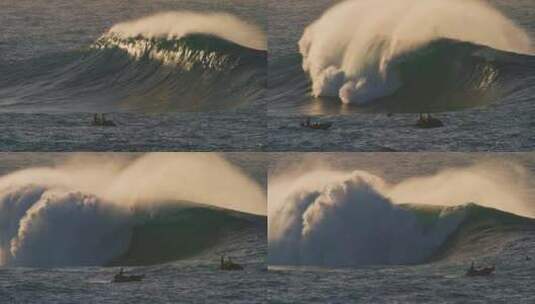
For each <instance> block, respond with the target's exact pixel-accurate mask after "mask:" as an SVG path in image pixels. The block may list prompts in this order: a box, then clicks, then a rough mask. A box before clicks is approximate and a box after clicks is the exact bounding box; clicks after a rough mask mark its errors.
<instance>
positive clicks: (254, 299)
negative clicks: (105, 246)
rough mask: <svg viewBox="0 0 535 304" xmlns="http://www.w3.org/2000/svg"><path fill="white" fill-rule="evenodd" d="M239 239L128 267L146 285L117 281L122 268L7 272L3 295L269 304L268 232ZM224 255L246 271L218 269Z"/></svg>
mask: <svg viewBox="0 0 535 304" xmlns="http://www.w3.org/2000/svg"><path fill="white" fill-rule="evenodd" d="M239 238H240V239H235V240H234V241H235V242H234V244H229V245H226V246H221V247H219V248H216V249H214V251H211V252H209V253H206V254H204V255H200V256H197V257H194V258H190V259H186V260H182V261H178V262H174V263H169V264H160V265H155V266H146V267H128V268H126V271H127V272H128V273H133V274H134V273H135V274H140V273H143V274H145V275H146V278H145V279H144V281H143V282H142V283H124V284H116V283H111V279H112V278H113V275H114V274H115V273H116V272H117V271H118V268H117V267H76V268H53V269H39V268H2V269H0V296H1V297H2V299H3V300H2V301H4V302H5V303H125V302H127V303H147V302H151V303H222V302H223V303H265V302H266V301H265V282H264V281H265V276H266V272H267V270H266V268H265V264H264V256H265V255H266V242H265V234H262V233H261V232H257V233H254V234H252V235H249V236H248V237H247V236H246V237H245V238H242V236H239ZM222 253H225V254H228V255H231V256H232V257H233V258H234V261H240V263H243V266H244V267H245V270H244V271H243V272H242V271H239V272H223V271H220V270H218V266H219V264H218V263H219V254H222Z"/></svg>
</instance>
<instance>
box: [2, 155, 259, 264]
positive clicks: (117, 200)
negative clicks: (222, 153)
mask: <svg viewBox="0 0 535 304" xmlns="http://www.w3.org/2000/svg"><path fill="white" fill-rule="evenodd" d="M264 215H265V196H264V195H263V193H262V190H261V188H260V187H259V186H258V185H257V184H256V183H255V182H252V181H251V180H249V178H248V177H246V176H245V175H243V174H242V173H241V172H240V171H239V170H237V169H236V168H234V167H233V166H232V165H231V164H230V163H227V162H226V161H225V160H223V159H221V158H219V157H217V156H216V155H214V154H197V153H193V154H191V153H186V154H173V153H169V154H168V153H163V154H161V153H157V154H149V155H145V156H141V157H139V158H124V159H123V158H122V157H111V156H110V159H107V157H106V158H100V157H97V158H93V157H88V158H86V157H82V158H81V159H77V158H73V159H72V160H71V161H69V162H66V163H65V164H63V165H61V166H58V167H55V168H32V169H26V170H21V171H16V172H14V173H11V174H8V175H6V176H3V177H1V178H0V266H25V267H63V266H95V265H98V266H102V265H125V264H128V265H147V264H155V263H165V262H170V261H174V260H178V259H182V258H187V257H191V256H196V255H197V254H200V253H202V252H204V251H208V250H210V249H211V248H214V247H215V246H216V245H224V244H225V237H229V236H234V235H236V234H242V233H243V234H244V235H246V236H254V235H258V234H259V233H262V229H265V225H264V224H262V223H263V222H265V216H264ZM264 233H265V232H264ZM244 242H246V241H244Z"/></svg>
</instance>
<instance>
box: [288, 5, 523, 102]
mask: <svg viewBox="0 0 535 304" xmlns="http://www.w3.org/2000/svg"><path fill="white" fill-rule="evenodd" d="M423 24H424V25H425V26H422V25H423ZM348 29H350V30H348ZM440 40H451V41H459V42H466V43H469V44H472V45H479V46H486V47H490V48H493V49H494V50H497V51H502V52H514V53H519V54H531V52H532V46H531V41H530V39H529V37H528V35H527V34H526V33H525V32H524V31H523V30H521V29H520V28H518V27H517V26H516V25H515V24H514V23H513V22H511V21H510V20H508V19H507V18H506V17H504V16H503V15H502V14H501V13H499V12H498V11H497V10H495V9H494V8H492V7H490V6H488V5H487V4H485V3H483V2H481V1H443V0H432V1H424V0H411V1H400V0H394V1H387V0H383V1H371V0H364V1H346V2H342V3H340V4H338V5H335V6H334V7H333V8H331V9H330V10H328V11H327V12H326V13H325V14H324V15H323V16H322V17H320V18H319V19H318V20H316V21H315V22H314V23H312V24H311V25H310V26H308V27H307V28H306V29H305V32H304V34H303V36H302V38H301V40H300V41H299V50H300V53H301V55H302V57H303V69H304V70H305V72H307V73H308V74H309V76H310V78H311V80H312V94H313V95H314V96H315V97H320V96H321V97H336V98H339V99H340V100H341V101H342V102H344V103H348V104H356V105H361V106H362V105H368V104H370V103H373V102H374V101H375V100H378V99H381V98H385V97H388V96H392V95H393V94H394V93H397V92H399V91H400V90H401V89H403V88H405V87H407V86H412V85H414V84H412V83H409V82H410V81H411V80H413V79H412V78H413V77H414V75H407V74H406V73H405V72H406V71H404V70H406V69H407V68H406V66H405V67H403V66H400V63H399V60H400V58H402V57H403V56H406V55H409V56H410V54H411V53H414V52H418V51H419V50H421V49H425V48H426V46H428V45H430V44H432V43H433V42H435V41H440ZM420 55H421V54H420ZM421 56H425V55H421ZM446 58H447V57H446ZM437 59H438V60H440V59H441V58H435V60H437ZM460 60H465V58H461V59H460ZM427 64H431V65H433V64H435V63H434V62H433V61H430V62H425V59H421V60H419V62H415V63H414V65H413V67H412V68H411V69H418V68H421V67H423V68H427V67H426V65H427ZM455 64H462V62H461V61H459V62H455ZM439 67H440V66H439ZM446 68H447V67H446ZM444 72H446V73H447V72H448V70H447V69H446V71H443V70H441V69H434V70H432V73H434V74H442V73H444ZM464 72H469V73H471V72H474V71H464ZM480 73H481V75H480V78H484V77H485V73H487V74H490V75H487V76H489V77H492V71H491V72H489V71H485V70H483V71H481V72H480ZM459 75H462V73H459ZM416 76H418V75H416ZM450 76H452V75H448V74H447V75H445V76H444V77H442V80H449V78H448V77H450ZM434 77H435V78H439V77H438V76H434ZM420 78H421V79H425V78H423V77H420ZM485 81H486V82H485ZM491 81H492V79H491V80H488V79H487V80H485V79H481V80H480V82H479V84H477V83H476V84H474V85H473V87H477V86H478V85H484V84H485V83H488V82H491ZM414 82H415V81H414ZM420 87H424V88H425V85H421V86H420ZM413 88H414V87H413Z"/></svg>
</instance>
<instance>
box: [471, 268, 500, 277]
mask: <svg viewBox="0 0 535 304" xmlns="http://www.w3.org/2000/svg"><path fill="white" fill-rule="evenodd" d="M495 270H496V267H495V266H492V267H484V268H480V269H477V268H470V269H468V270H467V271H466V276H467V277H486V276H489V275H491V274H493V273H494V271H495Z"/></svg>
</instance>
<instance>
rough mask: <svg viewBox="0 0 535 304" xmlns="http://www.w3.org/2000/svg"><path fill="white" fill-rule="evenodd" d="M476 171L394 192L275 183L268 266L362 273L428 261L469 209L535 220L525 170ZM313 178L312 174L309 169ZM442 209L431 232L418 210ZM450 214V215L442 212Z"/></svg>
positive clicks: (327, 175)
mask: <svg viewBox="0 0 535 304" xmlns="http://www.w3.org/2000/svg"><path fill="white" fill-rule="evenodd" d="M508 169H510V171H508V170H496V169H495V168H489V167H488V166H483V165H477V166H473V167H469V168H464V169H448V170H444V171H442V172H439V173H437V174H435V175H433V176H424V177H417V178H411V179H407V180H404V181H401V182H400V183H396V184H389V183H387V182H386V181H384V180H383V179H382V178H380V177H378V176H375V175H373V174H370V173H368V172H365V171H353V172H340V171H333V170H318V171H315V170H312V171H308V172H306V173H301V174H300V175H298V176H297V177H296V174H295V173H292V172H286V173H283V174H282V175H278V176H276V177H273V178H270V182H269V184H270V186H269V192H268V198H269V203H268V205H269V217H268V225H269V226H268V232H269V234H268V239H269V248H270V250H269V261H270V263H272V264H290V265H324V266H356V265H369V264H412V263H421V262H424V261H426V260H427V259H428V258H430V257H431V256H432V255H433V254H434V253H435V252H436V250H438V249H439V248H440V246H441V245H442V244H443V243H444V242H445V241H446V240H447V238H448V237H449V236H450V235H451V234H452V233H453V232H455V231H456V229H457V228H458V227H459V225H460V224H461V223H463V221H464V220H465V219H466V217H467V212H468V208H466V204H467V203H477V204H479V205H482V206H486V207H492V208H496V209H501V210H503V211H506V212H512V213H517V214H521V215H523V216H531V217H535V213H534V212H533V207H532V206H530V205H529V204H528V201H529V199H528V195H527V192H526V189H527V188H526V187H528V184H527V182H526V181H525V180H526V179H529V176H528V175H527V173H526V172H525V170H522V169H521V168H520V167H514V166H513V167H509V168H508ZM309 170H310V169H309ZM407 203H410V204H412V206H417V205H418V204H421V205H422V206H428V205H437V206H440V208H441V209H440V212H438V213H437V217H436V218H435V219H434V220H433V222H432V224H430V222H429V221H428V220H422V215H421V214H418V213H417V212H415V211H414V209H411V208H406V207H404V206H399V205H400V204H407ZM444 206H449V207H444Z"/></svg>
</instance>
